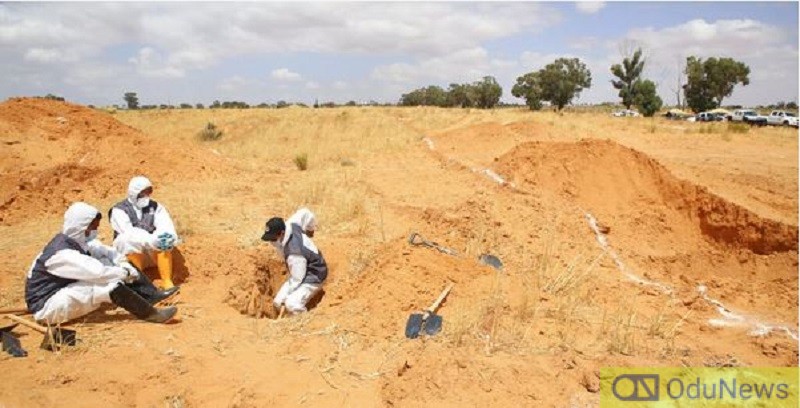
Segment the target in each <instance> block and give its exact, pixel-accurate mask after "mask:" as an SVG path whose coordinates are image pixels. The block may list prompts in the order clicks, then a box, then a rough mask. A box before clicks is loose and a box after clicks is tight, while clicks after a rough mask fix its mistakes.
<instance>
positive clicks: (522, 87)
mask: <svg viewBox="0 0 800 408" xmlns="http://www.w3.org/2000/svg"><path fill="white" fill-rule="evenodd" d="M590 86H592V74H591V72H590V71H589V69H587V68H586V64H584V63H582V62H581V61H580V60H579V59H578V58H559V59H557V60H555V61H553V62H552V63H550V64H548V65H547V66H545V67H544V68H543V69H541V70H539V71H536V72H529V73H527V74H525V75H523V76H521V77H518V78H517V83H516V85H514V87H513V88H512V89H511V94H512V95H514V96H516V97H517V98H524V99H525V104H526V105H528V106H529V107H530V108H531V109H533V110H538V109H541V108H542V101H549V102H550V103H552V104H553V105H555V106H556V107H558V110H561V109H563V108H564V106H566V105H567V104H569V103H570V102H572V99H574V98H575V97H576V96H578V95H580V93H581V91H583V90H584V89H585V88H589V87H590Z"/></svg>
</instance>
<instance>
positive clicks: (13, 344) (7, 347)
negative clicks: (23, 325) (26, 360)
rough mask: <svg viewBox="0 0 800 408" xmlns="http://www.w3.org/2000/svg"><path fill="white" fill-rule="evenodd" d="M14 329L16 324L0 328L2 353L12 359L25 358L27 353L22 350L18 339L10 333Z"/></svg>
mask: <svg viewBox="0 0 800 408" xmlns="http://www.w3.org/2000/svg"><path fill="white" fill-rule="evenodd" d="M15 327H17V323H14V324H12V325H11V326H5V327H0V341H2V343H3V351H5V352H7V353H8V354H11V355H12V356H13V357H25V356H27V355H28V352H27V351H25V350H24V349H23V348H22V344H20V342H19V339H18V338H17V337H16V336H14V335H13V334H12V333H11V331H12V330H14V328H15Z"/></svg>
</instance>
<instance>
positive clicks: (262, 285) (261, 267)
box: [225, 253, 286, 318]
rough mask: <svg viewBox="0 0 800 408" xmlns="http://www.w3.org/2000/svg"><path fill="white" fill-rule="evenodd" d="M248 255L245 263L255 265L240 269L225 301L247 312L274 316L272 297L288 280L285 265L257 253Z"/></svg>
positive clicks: (247, 313)
mask: <svg viewBox="0 0 800 408" xmlns="http://www.w3.org/2000/svg"><path fill="white" fill-rule="evenodd" d="M248 258H249V259H248V261H249V262H247V263H246V265H252V268H251V270H249V271H245V272H242V273H241V275H240V276H239V278H238V279H237V280H236V282H234V284H233V286H231V287H230V289H229V290H228V295H227V297H226V298H225V303H227V304H228V305H229V306H231V307H233V308H234V309H236V310H238V311H239V313H241V314H244V315H247V316H253V317H255V318H261V317H268V318H275V317H276V316H275V310H274V308H273V307H272V299H273V298H274V297H275V294H276V293H277V292H278V290H279V289H280V287H281V285H282V284H283V282H284V281H285V280H286V266H285V265H284V264H283V263H282V262H280V261H278V260H277V259H269V258H265V257H264V256H263V255H262V256H258V255H257V254H256V253H252V254H250V256H249V257H248Z"/></svg>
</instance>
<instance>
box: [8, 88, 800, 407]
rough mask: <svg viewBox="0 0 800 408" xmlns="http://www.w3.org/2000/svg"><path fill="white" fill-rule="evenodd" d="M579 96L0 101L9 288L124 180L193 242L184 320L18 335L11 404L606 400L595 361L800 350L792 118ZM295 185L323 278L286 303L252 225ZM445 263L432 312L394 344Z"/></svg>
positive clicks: (748, 360)
mask: <svg viewBox="0 0 800 408" xmlns="http://www.w3.org/2000/svg"><path fill="white" fill-rule="evenodd" d="M571 114H577V113H569V112H568V113H566V114H564V115H557V114H555V113H548V112H538V113H531V112H529V111H526V110H523V109H519V110H518V109H503V110H491V111H480V110H469V109H438V108H385V107H353V108H335V109H324V110H321V109H303V108H287V109H280V110H271V109H249V110H152V111H125V112H123V111H118V112H105V111H101V110H94V109H89V108H86V107H83V106H79V105H74V104H69V103H64V102H57V101H51V100H45V99H26V98H23V99H10V100H8V101H6V102H3V103H2V104H0V149H2V152H3V154H2V155H0V169H1V170H2V171H0V194H1V196H0V232H1V233H0V251H2V252H3V256H2V257H0V287H1V288H2V290H1V291H0V307H11V306H18V305H22V304H23V303H24V298H23V296H24V289H23V288H24V286H23V285H24V275H25V273H26V271H27V268H28V266H29V265H30V263H31V261H32V260H33V259H34V257H35V256H36V254H38V253H39V251H41V249H42V246H43V245H44V244H45V243H46V242H47V241H48V240H49V239H50V238H51V236H52V235H53V234H55V233H56V232H58V231H59V230H60V226H61V223H62V217H63V212H64V210H65V209H66V207H67V206H68V205H69V203H71V202H72V201H77V200H82V201H87V202H89V203H91V204H93V205H95V206H97V207H98V208H101V209H102V210H103V211H107V209H108V208H109V206H110V205H112V204H113V203H115V202H117V201H119V200H120V199H122V197H124V195H125V189H126V186H127V183H128V180H129V179H130V178H131V177H132V176H134V175H137V174H145V175H147V176H148V177H149V178H150V179H151V180H152V181H153V183H154V186H155V192H154V195H153V197H154V199H156V200H157V201H159V202H163V203H164V204H165V205H166V206H167V207H168V208H169V210H170V212H171V213H172V215H173V217H174V219H175V221H176V224H177V227H178V232H179V234H180V235H181V236H182V237H183V239H184V243H183V244H182V246H181V247H180V255H181V256H180V257H179V262H177V263H176V269H177V271H176V272H177V275H179V279H178V280H179V281H180V282H182V290H181V293H180V295H179V297H178V298H177V300H176V302H175V303H176V305H177V306H178V308H179V309H180V312H179V320H180V321H179V322H178V323H176V324H170V325H154V324H148V323H144V322H141V321H138V320H135V319H134V318H132V317H131V316H129V315H128V314H127V313H125V312H124V311H122V310H120V309H115V308H113V307H107V308H104V309H102V310H100V311H98V312H95V313H93V314H91V315H89V316H87V317H86V318H83V319H79V320H78V321H75V322H73V323H71V324H70V325H68V327H70V328H74V329H75V330H77V331H78V334H79V337H80V339H81V342H80V343H79V344H78V345H77V346H75V347H71V348H67V349H64V350H62V351H61V352H59V353H51V352H46V351H43V350H40V349H38V345H39V341H40V338H41V336H40V335H39V334H37V333H36V332H34V331H28V330H26V329H15V332H16V333H19V334H20V341H21V343H22V344H23V347H25V348H26V349H27V350H28V351H29V355H28V357H26V358H12V357H11V356H9V355H7V354H5V353H4V354H2V356H0V361H1V362H0V364H2V366H3V368H4V370H5V371H6V372H7V373H13V375H9V376H6V378H5V379H4V381H3V382H2V384H0V405H5V406H76V405H78V406H109V405H110V406H148V407H149V406H165V405H166V406H171V407H191V406H197V407H200V406H203V407H205V406H235V407H246V406H391V407H416V406H436V407H448V406H452V407H462V406H478V405H483V406H514V405H516V406H559V407H560V406H567V405H569V406H596V405H598V403H599V396H598V393H597V391H598V387H599V377H598V376H599V369H600V367H605V366H671V367H674V366H681V365H687V366H712V367H729V366H779V367H783V366H786V367H788V366H797V364H798V354H797V353H798V345H797V324H798V319H797V306H798V296H797V293H798V287H797V281H798V279H797V268H798V265H797V250H798V247H797V232H798V231H797V214H798V206H797V174H798V166H797V132H796V131H794V130H790V129H783V128H759V129H749V130H748V133H746V134H739V133H729V132H728V129H727V128H726V127H725V125H724V124H719V125H717V124H712V126H715V127H714V128H713V131H707V130H703V131H702V132H699V131H698V129H696V127H695V124H692V123H685V124H683V123H681V124H676V123H675V122H668V121H660V120H658V119H655V120H651V119H647V118H625V120H619V118H609V117H607V115H603V114H601V113H597V114H593V113H580V115H581V117H582V119H581V120H580V121H572V120H569V117H570V115H571ZM209 122H212V123H214V124H215V125H216V126H217V128H218V129H220V130H222V131H223V135H222V137H221V138H220V139H219V140H216V141H203V140H201V139H199V138H198V137H197V133H198V132H199V131H201V130H202V129H204V128H205V127H206V125H207V124H208V123H209ZM716 126H718V127H716ZM303 154H305V155H306V156H307V159H308V169H307V170H305V171H301V170H299V169H298V168H297V166H295V164H294V163H293V161H294V160H295V158H297V157H298V156H300V155H303ZM301 205H305V206H308V207H309V208H311V209H312V210H313V211H314V212H315V213H316V215H317V218H318V220H319V223H320V229H319V231H318V232H317V234H316V236H315V238H314V241H315V242H316V244H317V246H318V247H319V248H320V249H321V250H322V252H323V254H324V255H325V258H326V260H327V261H328V263H329V267H330V275H329V277H328V281H327V283H326V285H325V293H324V295H323V296H322V297H321V299H319V302H318V304H317V305H316V307H314V308H313V309H312V310H311V311H310V312H309V313H307V314H304V315H301V316H293V317H290V318H284V319H281V320H275V319H274V311H273V310H272V307H271V304H270V303H271V296H272V295H273V294H274V293H275V291H276V290H277V288H278V287H279V285H280V284H282V283H283V280H284V279H285V275H286V269H285V266H284V264H283V261H282V260H281V259H279V258H278V257H277V256H276V254H275V253H274V249H273V248H272V247H271V246H269V245H266V244H264V243H263V242H261V241H260V240H259V237H260V234H261V232H262V229H263V225H264V222H265V221H266V220H267V219H268V218H270V217H272V216H276V215H278V216H284V217H287V216H289V215H290V214H291V213H292V212H294V210H295V209H297V208H298V207H299V206H301ZM412 232H418V233H420V234H422V235H423V236H425V237H426V238H427V239H430V240H433V241H436V242H437V243H439V244H440V245H443V246H445V247H447V248H452V249H455V250H456V251H457V252H458V253H459V254H460V255H463V256H450V255H447V254H444V253H441V252H439V251H436V250H434V249H431V248H426V247H423V246H419V247H418V246H411V245H409V244H408V242H407V238H408V236H409V234H410V233H412ZM100 239H101V240H103V241H104V242H110V240H111V230H110V227H109V225H108V222H107V220H104V221H103V223H102V224H101V227H100ZM484 253H491V254H493V255H496V256H498V257H499V258H500V259H502V261H503V264H504V267H503V269H502V270H496V269H493V268H491V267H489V266H486V265H482V264H480V263H479V262H478V261H477V258H478V256H479V255H480V254H484ZM449 282H453V283H455V286H454V288H453V290H452V292H451V293H450V294H449V296H448V298H447V300H446V301H445V303H444V304H443V305H442V307H441V308H440V309H439V312H438V313H439V314H440V315H441V316H442V317H443V321H444V323H443V329H442V332H441V333H439V334H437V335H436V336H433V337H425V336H422V337H421V338H419V339H415V340H409V339H406V338H405V336H404V326H405V323H406V319H407V318H408V316H409V314H411V313H414V312H418V311H419V310H421V309H422V308H424V307H425V306H427V305H429V304H430V303H431V302H432V301H433V300H434V299H435V298H436V297H437V295H438V294H439V293H440V291H441V290H442V289H443V288H444V287H445V286H446V285H447V284H448V283H449Z"/></svg>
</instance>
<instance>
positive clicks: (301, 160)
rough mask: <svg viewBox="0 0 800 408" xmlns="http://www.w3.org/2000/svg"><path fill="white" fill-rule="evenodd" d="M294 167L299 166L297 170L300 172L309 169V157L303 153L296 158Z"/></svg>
mask: <svg viewBox="0 0 800 408" xmlns="http://www.w3.org/2000/svg"><path fill="white" fill-rule="evenodd" d="M294 165H295V166H297V169H298V170H300V171H304V170H306V169H308V155H307V154H305V153H301V154H298V155H297V156H294Z"/></svg>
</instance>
